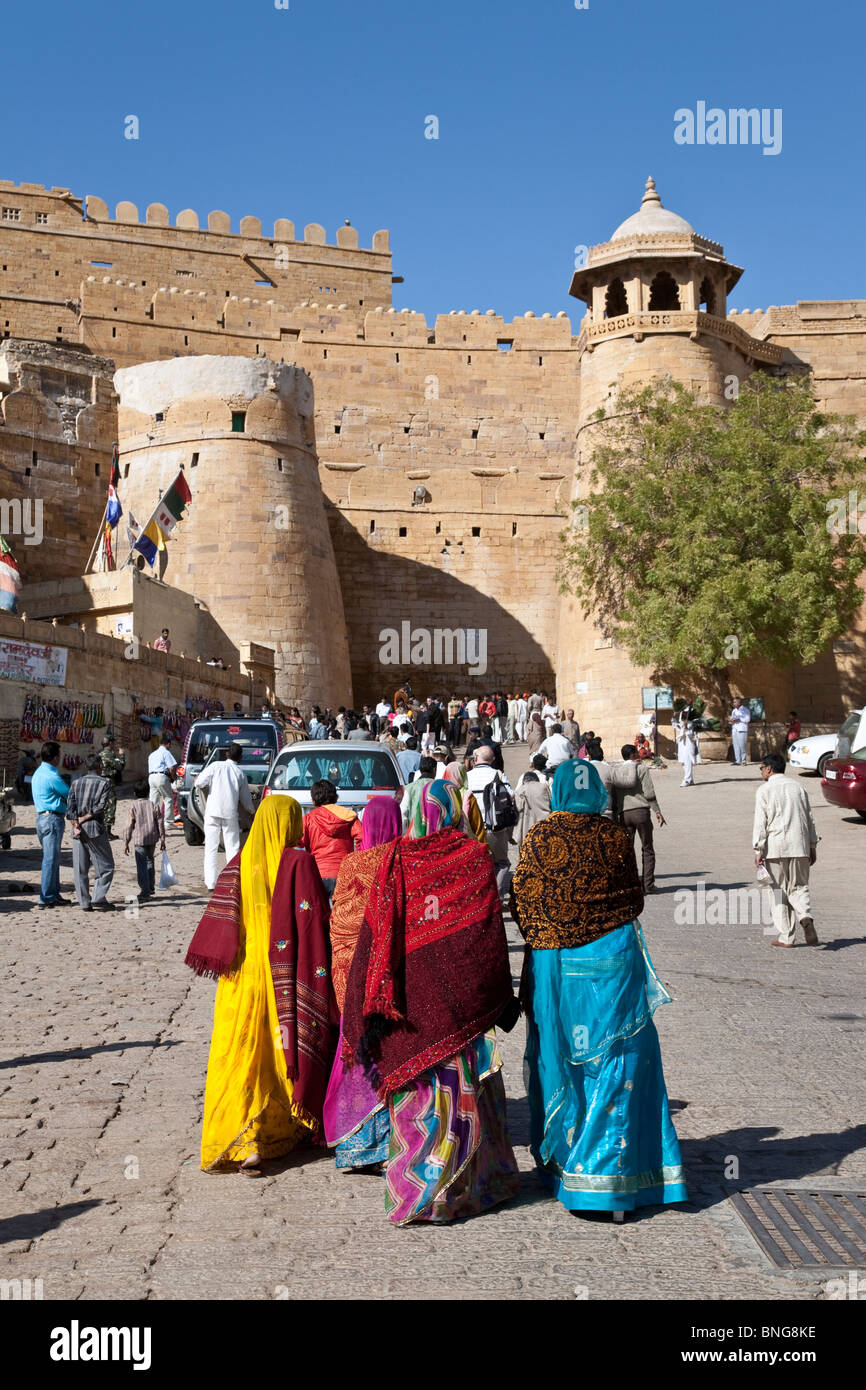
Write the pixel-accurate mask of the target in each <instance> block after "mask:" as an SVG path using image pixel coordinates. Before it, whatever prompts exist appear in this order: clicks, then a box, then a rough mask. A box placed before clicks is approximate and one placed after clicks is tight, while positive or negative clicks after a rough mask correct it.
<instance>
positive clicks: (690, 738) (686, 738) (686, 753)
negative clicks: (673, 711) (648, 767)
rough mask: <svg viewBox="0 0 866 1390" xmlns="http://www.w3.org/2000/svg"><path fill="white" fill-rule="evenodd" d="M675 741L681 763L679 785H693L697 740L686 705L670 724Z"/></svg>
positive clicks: (690, 714)
mask: <svg viewBox="0 0 866 1390" xmlns="http://www.w3.org/2000/svg"><path fill="white" fill-rule="evenodd" d="M671 727H672V728H673V731H674V736H675V738H676V741H677V761H678V762H680V763H682V765H683V780H682V781H681V782H680V786H681V787H693V786H694V785H695V763H696V762H697V759H698V740H697V735H696V734H695V726H694V724H693V723H692V712H691V710H690V709H689V708H688V706H686V708H685V709H683V710H680V713H679V717H678V718H675V719H674V720H673V723H672V725H671Z"/></svg>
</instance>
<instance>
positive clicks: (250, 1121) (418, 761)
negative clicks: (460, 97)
mask: <svg viewBox="0 0 866 1390" xmlns="http://www.w3.org/2000/svg"><path fill="white" fill-rule="evenodd" d="M521 702H522V704H523V706H524V707H523V708H521ZM512 706H513V708H512ZM743 708H746V709H747V707H745V706H739V707H735V709H734V710H733V711H732V717H731V722H732V727H733V728H734V732H739V730H737V728H736V724H737V722H740V723H742V722H747V721H745V720H744V716H743V714H742V709H743ZM265 712H266V711H265V710H263V711H262V713H263V714H264V713H265ZM287 718H288V722H291V721H293V720H299V721H300V723H299V724H297V725H296V727H298V728H299V729H302V730H303V732H305V733H306V734H307V736H308V737H311V738H319V737H325V738H328V737H332V738H341V739H344V740H353V739H354V740H357V741H361V742H365V741H370V740H374V739H375V740H378V741H379V743H380V744H382V745H386V746H388V747H389V748H390V749H391V750H392V751H393V753H394V756H395V758H396V760H397V763H398V764H399V766H400V768H401V771H402V773H403V780H404V782H405V786H404V789H403V792H402V795H401V797H400V799H399V800H398V799H396V798H395V797H394V796H393V795H376V794H374V795H372V796H371V797H370V799H369V800H368V801H367V803H366V806H365V807H364V811H363V816H362V817H359V816H358V815H357V814H356V812H355V811H354V810H353V809H351V808H350V807H347V806H344V805H342V804H341V802H340V799H339V789H338V787H337V786H336V785H335V784H334V783H333V782H332V781H330V780H328V779H327V778H320V779H319V780H318V781H316V782H314V783H313V785H312V787H311V789H310V790H311V800H312V808H311V809H310V810H309V812H308V814H307V815H306V816H305V815H304V814H303V812H302V809H301V806H300V805H299V804H298V802H297V801H296V800H295V799H294V798H293V797H292V796H291V795H290V794H285V793H281V794H279V795H272V796H269V797H267V798H265V799H264V800H262V801H261V802H260V804H259V806H258V809H257V810H255V813H254V814H253V810H254V808H253V805H252V802H251V798H250V791H249V786H248V784H247V780H246V777H245V775H244V773H243V771H242V769H241V766H240V759H241V749H240V747H239V746H238V745H232V746H230V747H229V748H228V749H227V752H226V757H225V758H224V759H223V760H220V761H214V762H212V763H211V764H210V766H209V767H208V768H207V769H206V770H205V772H204V773H202V774H200V775H199V783H200V785H202V786H204V784H205V783H207V791H208V804H209V808H210V811H211V812H213V815H214V816H216V818H217V820H218V821H219V822H220V832H221V833H220V835H219V836H217V838H216V840H214V841H212V842H210V843H207V842H206V846H205V879H206V884H207V888H208V890H209V891H210V898H209V902H208V905H207V908H206V911H205V912H204V915H203V916H202V918H201V921H200V922H199V925H198V927H197V929H196V932H195V935H194V937H193V940H192V942H191V944H190V947H189V950H188V953H187V957H186V963H187V964H188V965H189V966H190V967H191V968H192V969H193V970H194V971H195V972H196V973H197V974H202V975H208V976H211V977H213V978H214V979H216V980H217V981H218V986H217V993H216V1002H215V1013H214V1027H213V1035H212V1039H211V1048H210V1055H209V1062H208V1071H207V1083H206V1093H205V1110H204V1121H203V1131H202V1148H201V1163H202V1167H203V1168H204V1169H205V1170H206V1171H214V1172H216V1171H226V1170H236V1171H238V1172H239V1173H241V1174H243V1175H244V1176H246V1177H254V1176H257V1175H259V1174H260V1173H261V1172H262V1171H263V1165H265V1164H266V1163H268V1162H269V1161H270V1160H273V1159H276V1158H278V1157H281V1156H283V1155H285V1154H286V1153H288V1152H290V1151H291V1150H293V1149H294V1148H296V1147H297V1146H299V1145H301V1144H304V1143H312V1144H315V1145H322V1144H326V1145H328V1146H330V1147H331V1148H332V1149H333V1150H334V1158H335V1163H336V1166H337V1167H338V1168H340V1169H366V1170H375V1171H381V1172H382V1173H383V1175H384V1206H385V1212H386V1215H387V1217H388V1219H389V1220H391V1221H392V1222H394V1223H395V1224H398V1225H405V1224H408V1223H410V1222H413V1221H432V1222H443V1221H449V1220H453V1219H454V1218H456V1217H464V1216H468V1215H472V1214H474V1213H477V1212H481V1211H484V1210H486V1209H488V1208H490V1207H492V1206H495V1205H497V1204H499V1203H502V1202H506V1201H508V1200H509V1199H510V1198H511V1197H513V1196H514V1195H515V1194H516V1192H517V1191H518V1187H519V1177H518V1171H517V1164H516V1161H515V1157H514V1153H513V1150H512V1147H511V1144H510V1141H509V1137H508V1128H507V1115H506V1099H505V1090H504V1086H503V1081H502V1075H501V1071H502V1058H501V1053H500V1048H499V1043H498V1040H497V1030H506V1031H508V1030H511V1029H512V1028H514V1027H515V1026H516V1024H517V1023H518V1020H519V1018H520V1016H521V1014H523V1015H524V1017H525V1026H526V1053H525V1057H526V1076H527V1089H528V1098H529V1109H530V1137H531V1151H532V1153H533V1155H534V1158H535V1161H536V1163H537V1165H538V1167H539V1169H540V1171H541V1173H542V1175H543V1179H544V1181H545V1183H546V1184H547V1186H548V1187H549V1189H550V1191H551V1192H552V1194H553V1195H554V1196H555V1197H556V1198H557V1199H558V1200H559V1201H560V1202H561V1203H562V1204H563V1205H564V1206H565V1207H566V1208H568V1209H569V1210H606V1211H612V1212H613V1213H615V1215H617V1216H619V1217H621V1215H622V1213H623V1212H625V1211H627V1210H631V1209H633V1208H635V1207H639V1206H643V1205H657V1204H661V1203H667V1202H681V1201H684V1200H686V1196H687V1194H686V1186H685V1178H684V1174H683V1170H682V1164H681V1160H680V1154H679V1148H678V1144H677V1139H676V1134H675V1132H674V1129H673V1126H672V1124H671V1120H670V1114H669V1108H668V1102H667V1096H666V1092H665V1085H664V1076H663V1070H662V1064H661V1056H660V1051H659V1042H658V1036H657V1033H656V1030H655V1026H654V1023H653V1015H654V1012H655V1010H656V1009H657V1008H658V1007H659V1006H660V1005H661V1004H664V1003H667V1002H669V1001H670V1000H669V996H668V994H667V992H666V991H665V989H664V987H663V985H662V984H661V982H660V981H659V979H658V976H657V975H656V972H655V970H654V968H653V965H652V961H651V959H650V956H649V952H648V950H647V946H646V942H645V940H644V937H643V933H642V930H641V926H640V914H641V911H642V909H643V905H644V901H645V898H646V896H647V895H648V894H650V893H652V892H653V891H654V889H655V851H654V845H653V827H654V823H655V824H656V825H658V826H662V825H664V823H665V818H664V816H663V814H662V811H661V808H660V806H659V801H658V795H657V791H656V788H655V785H654V781H653V758H652V750H653V743H654V740H653V742H651V737H652V734H653V732H654V731H653V728H652V726H651V725H650V726H646V725H644V726H643V727H642V728H641V730H640V731H639V732H638V734H636V736H635V740H634V742H633V743H630V744H626V745H624V746H623V747H622V748H621V750H620V758H619V759H617V760H615V761H613V760H609V759H607V758H606V757H605V755H604V750H603V748H602V745H601V740H600V739H599V738H598V737H597V736H596V734H595V733H594V732H593V731H592V730H589V731H585V732H582V731H581V729H580V727H579V725H578V723H577V721H576V720H575V718H574V712H573V711H572V710H565V711H564V712H563V711H562V710H560V709H559V708H558V707H557V705H556V704H555V702H554V701H553V700H551V699H548V698H547V697H546V696H545V695H543V693H536V692H531V693H530V695H529V697H528V698H526V697H523V696H521V697H518V698H515V697H511V696H507V695H503V696H500V695H499V694H498V693H494V694H493V695H491V697H490V698H489V699H487V700H466V701H464V700H458V699H457V697H454V698H453V699H452V700H451V701H448V702H444V701H441V702H440V701H438V700H434V699H428V700H424V701H417V700H414V699H413V697H412V695H411V692H410V691H408V690H406V689H401V690H400V691H397V692H395V696H394V699H393V701H391V700H387V699H384V698H383V699H382V700H381V701H380V702H379V704H378V705H377V706H376V707H375V709H370V708H368V707H364V708H363V709H362V710H361V711H360V712H359V713H357V714H356V713H355V712H354V711H350V710H345V709H339V710H338V711H337V713H336V715H334V716H333V718H332V717H331V715H330V712H329V711H327V710H325V711H323V710H314V711H313V715H312V717H311V719H310V721H309V724H308V725H304V721H303V720H302V718H301V715H300V712H299V711H289V713H288V716H287ZM692 722H693V721H692V719H691V711H690V710H689V709H688V708H686V709H684V710H682V711H680V713H679V714H678V718H677V721H676V723H677V724H678V725H679V726H680V728H681V729H682V730H684V733H685V737H686V738H687V737H688V733H689V725H690V724H692ZM320 728H321V729H324V730H325V733H324V734H319V733H318V732H317V730H318V729H320ZM452 736H453V737H452ZM693 736H694V730H693V728H692V737H693ZM677 737H678V742H681V739H680V734H679V733H678V735H677ZM154 742H155V743H156V747H155V748H153V750H152V751H151V754H150V758H149V766H148V779H147V781H144V780H141V781H139V782H137V783H136V785H135V787H134V797H133V799H132V801H131V802H130V803H129V806H128V814H127V822H126V827H125V831H124V836H123V840H124V851H125V853H126V854H129V853H130V848H132V849H134V853H135V860H136V871H137V877H138V884H139V898H140V900H141V901H145V900H146V899H147V898H149V897H150V896H151V895H152V894H153V892H154V888H155V862H154V861H155V851H156V848H157V846H159V847H160V848H162V849H163V850H164V849H165V843H166V818H167V816H168V815H170V808H171V783H172V778H173V775H174V769H175V766H176V762H175V758H174V755H173V753H172V752H171V747H170V745H171V738H170V736H169V735H168V734H163V735H161V736H160V737H159V739H158V741H157V740H156V739H155V740H154ZM509 742H513V743H523V744H525V746H526V760H527V766H526V768H525V770H524V771H523V773H522V774H521V776H520V778H519V779H518V781H517V783H516V785H515V786H514V787H512V786H511V783H510V781H509V779H508V777H507V776H506V773H505V770H504V765H503V758H502V747H503V744H507V743H509ZM735 746H736V745H735ZM458 750H462V751H458ZM687 751H688V750H687ZM738 751H739V750H738ZM59 757H60V748H59V745H58V744H57V743H51V742H49V743H46V744H45V745H44V746H43V749H42V756H41V760H40V762H39V765H38V766H37V767H36V769H35V771H34V773H33V774H32V781H31V786H32V793H33V799H34V802H35V805H36V811H37V820H36V829H37V834H38V837H39V840H40V844H41V845H42V848H43V871H42V885H41V893H40V906H44V907H48V908H50V907H56V906H60V905H66V900H65V899H63V898H62V897H61V896H60V888H59V862H60V845H61V841H62V837H63V829H64V825H65V824H67V823H68V824H69V825H70V828H71V832H72V854H73V866H74V877H75V892H76V896H77V898H78V902H79V906H81V907H82V908H83V909H84V910H86V911H105V910H108V909H109V908H110V906H111V904H110V903H109V902H108V897H107V895H108V890H109V888H110V885H111V882H112V877H113V874H114V860H113V853H112V847H111V840H112V839H116V838H117V836H115V835H114V833H113V831H112V829H111V824H112V823H113V816H112V814H111V810H113V795H114V782H115V780H116V778H117V776H118V775H119V773H120V772H121V771H122V766H123V751H122V750H119V749H117V748H116V746H115V745H114V743H113V740H112V739H111V738H110V736H109V737H108V738H107V739H106V742H105V746H104V748H103V750H102V753H101V754H94V755H92V756H91V757H90V758H89V759H88V761H87V765H86V770H85V772H84V774H83V775H82V776H81V777H79V778H77V779H76V780H75V781H74V782H73V783H72V785H71V786H69V785H68V784H67V781H66V779H65V778H63V777H61V776H60V774H59V772H58V770H57V769H58V764H59ZM684 771H685V772H686V773H688V771H689V768H688V764H685V765H684ZM784 772H785V760H784V758H782V757H781V756H779V755H770V756H768V757H767V758H765V759H764V760H763V763H762V768H761V776H762V783H761V786H760V788H759V789H758V793H757V798H756V815H755V825H754V833H753V841H754V849H755V856H756V865H757V867H758V870H759V872H761V871H762V872H763V873H764V875H765V876H766V879H767V881H768V883H769V884H771V885H772V887H773V889H774V892H775V900H776V912H777V922H778V926H779V940H778V942H777V943H775V944H778V945H783V946H784V945H791V944H793V941H794V936H795V933H796V929H797V926H798V924H799V926H800V927H801V928H802V930H803V933H804V936H805V938H806V941H807V944H817V933H816V932H815V928H814V922H813V918H812V912H811V905H810V900H809V887H808V878H809V868H810V866H811V864H812V863H814V861H815V855H816V845H817V835H816V833H815V827H814V821H813V819H812V816H811V809H810V807H809V801H808V796H807V795H806V793H805V792H804V790H803V789H802V787H800V786H799V784H798V783H795V782H794V781H793V780H791V779H788V778H785V776H784ZM684 782H685V784H686V785H689V781H688V777H686V778H684ZM110 808H111V809H110ZM241 810H244V811H245V813H246V815H247V817H248V819H249V820H250V829H249V833H248V835H247V837H246V841H245V843H244V844H243V848H241V834H240V830H239V826H238V815H239V812H240V811H241ZM220 838H222V839H223V841H224V843H225V846H226V860H227V862H226V865H225V867H224V868H223V870H222V872H221V873H218V871H217V870H218V863H217V844H218V842H219V839H220ZM638 840H640V845H641V868H640V871H639V870H638V864H637V856H636V845H637V841H638ZM512 846H515V847H516V849H517V862H516V867H514V869H513V870H512V867H511V858H512V856H511V855H510V849H511V847H512ZM91 874H93V876H94V883H93V887H92V888H91V884H90V877H91ZM509 912H510V914H511V916H512V919H513V921H514V923H515V924H516V926H517V928H518V930H519V932H520V934H521V936H522V938H523V942H524V963H523V969H522V975H521V981H520V987H519V991H518V992H517V993H515V990H514V987H513V983H512V974H511V966H510V963H509V952H508V942H507V938H506V932H505V917H506V914H508V913H509Z"/></svg>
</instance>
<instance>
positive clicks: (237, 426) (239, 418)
mask: <svg viewBox="0 0 866 1390" xmlns="http://www.w3.org/2000/svg"><path fill="white" fill-rule="evenodd" d="M246 427H247V412H246V411H245V410H233V411H232V434H243V432H244V430H245V429H246Z"/></svg>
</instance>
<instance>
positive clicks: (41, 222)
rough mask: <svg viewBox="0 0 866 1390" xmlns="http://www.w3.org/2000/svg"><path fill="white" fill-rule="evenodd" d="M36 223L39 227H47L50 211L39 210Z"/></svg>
mask: <svg viewBox="0 0 866 1390" xmlns="http://www.w3.org/2000/svg"><path fill="white" fill-rule="evenodd" d="M36 225H37V227H45V226H47V225H48V213H47V212H37V214H36Z"/></svg>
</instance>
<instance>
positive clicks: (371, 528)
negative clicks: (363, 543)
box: [370, 521, 376, 536]
mask: <svg viewBox="0 0 866 1390" xmlns="http://www.w3.org/2000/svg"><path fill="white" fill-rule="evenodd" d="M375 529H376V523H375V521H371V522H370V535H371V536H372V534H373V532H374V531H375Z"/></svg>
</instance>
